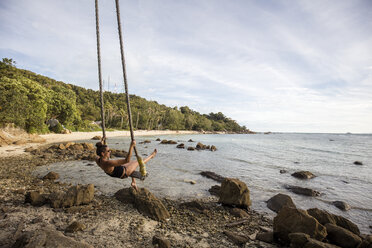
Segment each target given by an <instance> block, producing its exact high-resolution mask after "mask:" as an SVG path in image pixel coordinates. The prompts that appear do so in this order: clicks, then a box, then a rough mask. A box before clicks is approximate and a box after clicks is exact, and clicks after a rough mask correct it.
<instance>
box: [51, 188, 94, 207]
mask: <svg viewBox="0 0 372 248" xmlns="http://www.w3.org/2000/svg"><path fill="white" fill-rule="evenodd" d="M93 198H94V185H93V184H88V185H76V186H72V187H70V188H69V189H68V190H67V192H65V193H62V192H55V193H52V194H50V196H49V201H50V205H51V206H52V207H53V208H64V207H72V206H79V205H83V204H89V203H90V202H91V201H92V200H93Z"/></svg>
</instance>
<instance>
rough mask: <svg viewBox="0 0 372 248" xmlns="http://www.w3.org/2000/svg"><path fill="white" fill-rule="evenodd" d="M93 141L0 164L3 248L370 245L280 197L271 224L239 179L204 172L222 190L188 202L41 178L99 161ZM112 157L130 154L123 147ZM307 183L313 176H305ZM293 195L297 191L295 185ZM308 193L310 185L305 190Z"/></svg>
mask: <svg viewBox="0 0 372 248" xmlns="http://www.w3.org/2000/svg"><path fill="white" fill-rule="evenodd" d="M94 150H95V149H94V146H93V144H91V143H74V142H67V143H59V144H54V145H45V146H43V147H39V148H37V149H33V148H28V149H26V152H27V154H25V155H19V156H9V157H3V158H2V159H1V160H0V179H1V180H0V227H1V230H2V231H1V232H0V247H41V246H42V247H57V246H59V247H123V246H125V247H289V246H290V247H294V248H296V247H355V248H363V247H371V246H372V235H363V234H360V232H359V229H358V227H357V226H356V225H355V224H354V223H352V222H351V221H349V220H347V219H345V218H343V217H341V216H337V215H334V214H331V213H328V212H326V211H323V210H320V209H308V210H301V209H297V208H296V205H295V203H294V202H293V201H292V199H291V198H290V197H289V196H287V195H284V194H278V195H276V196H273V197H272V198H271V199H269V200H268V202H267V206H268V208H269V209H271V210H273V211H274V212H276V213H277V216H276V217H275V218H274V219H273V220H272V219H269V218H267V217H265V216H263V215H262V214H259V213H257V212H255V211H254V210H252V209H250V208H249V206H250V205H251V199H250V195H249V189H248V188H247V186H246V185H245V183H244V182H241V181H240V180H238V179H233V178H225V177H222V176H220V175H218V174H215V173H214V172H208V171H206V172H202V173H201V174H202V175H203V176H205V177H207V178H210V179H213V180H215V181H216V182H219V183H221V185H215V186H213V187H212V188H211V189H210V193H211V196H210V197H207V198H205V199H198V200H192V201H187V202H185V201H184V200H182V199H179V200H171V199H167V198H162V199H158V198H156V197H155V196H154V195H153V194H152V193H151V192H150V191H149V190H147V189H144V188H141V189H139V190H138V191H134V190H133V189H131V188H124V189H121V190H119V191H118V192H117V193H116V194H115V196H111V197H109V196H105V195H103V194H100V192H95V188H94V185H92V184H90V185H77V186H73V185H70V184H65V183H60V182H57V181H55V179H57V178H58V174H54V173H50V174H48V175H43V176H42V177H40V178H38V177H35V176H33V174H32V172H33V171H34V170H35V169H36V167H37V166H42V165H48V164H51V163H55V162H59V161H67V160H89V161H93V160H94V159H95V154H94ZM113 155H114V156H118V157H124V156H126V152H125V151H122V150H113ZM292 176H294V177H298V178H300V180H308V179H311V178H313V177H314V175H312V173H310V172H307V171H301V172H297V173H294V174H292ZM291 187H292V188H291V190H292V191H293V186H291ZM301 189H303V188H301Z"/></svg>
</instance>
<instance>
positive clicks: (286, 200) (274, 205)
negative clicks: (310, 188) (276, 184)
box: [267, 194, 296, 213]
mask: <svg viewBox="0 0 372 248" xmlns="http://www.w3.org/2000/svg"><path fill="white" fill-rule="evenodd" d="M284 206H287V207H291V208H296V205H295V204H294V203H293V201H292V198H291V197H290V196H288V195H285V194H277V195H275V196H273V197H271V198H270V199H269V200H268V201H267V207H268V208H269V209H271V210H272V211H274V212H276V213H278V212H279V211H280V209H282V208H283V207H284Z"/></svg>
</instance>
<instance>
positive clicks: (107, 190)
mask: <svg viewBox="0 0 372 248" xmlns="http://www.w3.org/2000/svg"><path fill="white" fill-rule="evenodd" d="M156 138H160V139H167V140H175V141H177V142H178V143H184V144H185V146H186V147H188V146H194V147H195V146H196V143H197V142H201V143H203V144H206V145H215V146H216V147H217V151H215V152H211V151H209V150H202V151H196V150H195V151H188V150H186V149H178V148H176V145H167V144H160V142H159V141H155V140H156ZM189 139H192V140H194V141H195V142H188V140H189ZM144 140H151V143H149V144H139V143H140V142H141V141H144ZM136 141H137V147H138V151H139V152H140V153H141V155H142V156H143V157H146V156H147V155H149V154H150V153H151V152H152V151H153V150H154V149H157V150H158V153H157V156H156V157H155V158H154V159H152V160H151V161H150V162H149V163H148V164H147V172H148V173H149V177H148V178H147V179H146V180H145V181H143V182H142V181H137V184H138V186H139V187H146V188H148V189H149V190H150V191H151V192H153V193H154V194H155V195H157V196H159V197H168V198H172V199H178V198H182V199H184V200H187V199H190V198H202V197H208V196H210V195H209V192H208V189H209V188H210V187H211V186H213V185H216V184H219V183H217V182H215V181H213V180H211V179H208V178H205V177H202V176H201V175H200V172H201V171H213V172H215V173H217V174H220V175H222V176H224V177H233V178H238V179H240V180H241V181H243V182H245V183H246V184H247V186H248V188H249V190H250V194H251V200H252V209H255V210H257V211H259V212H262V213H266V214H267V215H270V216H275V214H274V213H273V212H272V211H271V210H269V209H268V208H267V207H266V201H267V200H268V199H270V197H272V196H274V195H276V194H278V193H284V194H288V195H290V196H291V197H292V199H293V201H294V202H295V204H296V206H297V207H299V208H302V209H308V208H314V207H316V208H320V209H324V210H327V211H329V212H331V213H334V214H337V215H342V216H344V217H346V218H348V219H350V220H351V221H353V222H354V223H356V224H358V226H359V228H360V229H361V231H362V232H364V233H371V228H370V227H369V226H370V225H372V135H369V134H367V135H362V134H360V135H355V134H298V133H273V134H250V135H247V134H211V135H206V134H204V135H165V136H151V137H150V136H147V137H136ZM87 142H92V141H87ZM129 143H130V140H129V138H128V137H117V138H110V139H109V140H108V144H109V146H110V147H111V148H115V149H124V150H128V147H129ZM354 161H361V162H362V163H363V165H355V164H354ZM280 170H286V171H287V173H283V174H281V173H280ZM299 170H308V171H310V172H312V173H313V174H314V175H316V177H315V178H313V179H309V180H300V179H297V178H294V177H292V176H291V174H292V173H293V172H295V171H299ZM48 171H55V172H57V173H59V174H60V176H61V178H60V180H61V181H63V182H70V183H73V184H77V183H80V184H86V183H93V184H94V185H95V186H96V189H97V190H98V191H99V192H100V193H103V194H107V195H112V194H114V193H115V192H116V191H117V190H119V189H121V188H123V187H129V186H130V182H131V180H130V179H125V180H121V179H116V178H112V177H109V176H107V175H106V174H105V173H104V172H103V171H102V170H101V169H100V168H99V167H98V166H97V165H96V164H95V163H94V162H88V161H69V162H60V163H56V164H52V165H49V166H45V167H43V168H39V169H38V171H37V172H36V173H37V174H38V175H40V176H42V175H44V174H46V173H47V172H48ZM189 181H195V182H196V184H190V183H189ZM285 185H295V186H300V187H306V188H311V189H314V190H317V191H319V192H321V195H320V196H319V197H308V196H301V195H296V194H294V193H291V192H289V191H288V190H287V189H286V188H285ZM336 200H337V201H345V202H347V203H348V204H350V205H351V207H352V209H351V210H349V211H341V210H339V209H338V208H336V207H335V206H333V205H332V204H331V202H332V201H336Z"/></svg>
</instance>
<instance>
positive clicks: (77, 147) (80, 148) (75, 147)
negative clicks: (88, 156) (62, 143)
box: [68, 143, 84, 151]
mask: <svg viewBox="0 0 372 248" xmlns="http://www.w3.org/2000/svg"><path fill="white" fill-rule="evenodd" d="M68 149H70V150H74V151H83V150H84V146H83V145H82V144H79V143H77V144H74V145H70V146H69V147H68Z"/></svg>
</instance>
